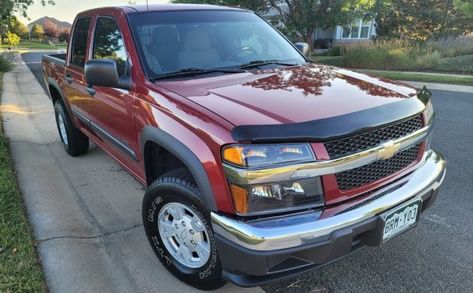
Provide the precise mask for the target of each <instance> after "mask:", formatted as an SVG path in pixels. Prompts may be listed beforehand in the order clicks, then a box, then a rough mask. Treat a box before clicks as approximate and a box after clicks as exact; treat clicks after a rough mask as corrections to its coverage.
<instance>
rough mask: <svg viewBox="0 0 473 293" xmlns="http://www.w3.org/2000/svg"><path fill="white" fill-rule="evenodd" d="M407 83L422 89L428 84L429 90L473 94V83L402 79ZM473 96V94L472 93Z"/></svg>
mask: <svg viewBox="0 0 473 293" xmlns="http://www.w3.org/2000/svg"><path fill="white" fill-rule="evenodd" d="M401 82H403V83H405V84H408V85H410V86H412V87H415V88H418V89H421V88H423V87H424V86H426V87H427V88H428V89H429V90H439V91H450V92H458V93H472V94H473V85H472V86H468V85H458V84H444V83H432V82H420V81H401ZM472 98H473V95H472Z"/></svg>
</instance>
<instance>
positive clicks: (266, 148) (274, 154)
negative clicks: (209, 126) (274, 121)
mask: <svg viewBox="0 0 473 293" xmlns="http://www.w3.org/2000/svg"><path fill="white" fill-rule="evenodd" d="M222 155H223V160H224V161H226V162H227V163H230V164H232V165H236V166H238V167H243V168H255V167H263V166H274V165H275V164H285V163H300V162H309V161H313V160H315V156H314V154H313V152H312V149H311V148H310V145H308V144H283V145H279V144H277V145H271V144H267V145H231V146H227V147H225V148H224V149H223V154H222Z"/></svg>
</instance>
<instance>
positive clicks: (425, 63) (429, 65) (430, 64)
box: [415, 51, 441, 70]
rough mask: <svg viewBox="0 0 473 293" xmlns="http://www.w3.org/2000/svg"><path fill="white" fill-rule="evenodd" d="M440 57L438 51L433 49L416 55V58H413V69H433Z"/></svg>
mask: <svg viewBox="0 0 473 293" xmlns="http://www.w3.org/2000/svg"><path fill="white" fill-rule="evenodd" d="M440 57H441V55H440V53H439V52H438V51H433V52H430V53H426V54H425V55H420V56H417V60H415V69H418V70H433V69H434V68H436V67H437V65H438V64H439V62H440Z"/></svg>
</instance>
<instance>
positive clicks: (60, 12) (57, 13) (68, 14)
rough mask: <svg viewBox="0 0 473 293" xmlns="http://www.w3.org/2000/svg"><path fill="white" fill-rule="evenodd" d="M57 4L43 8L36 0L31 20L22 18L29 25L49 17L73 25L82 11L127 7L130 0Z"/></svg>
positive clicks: (70, 0) (138, 0) (60, 1)
mask: <svg viewBox="0 0 473 293" xmlns="http://www.w3.org/2000/svg"><path fill="white" fill-rule="evenodd" d="M55 2H56V5H46V6H42V5H41V4H40V1H38V0H36V1H35V4H33V5H32V6H30V7H29V8H28V17H29V18H30V19H24V18H22V20H23V21H24V22H25V23H27V24H28V23H30V22H32V21H34V20H36V19H38V18H41V17H43V16H49V17H54V18H56V19H58V20H62V21H68V22H70V23H72V22H73V21H74V17H75V16H76V14H78V13H79V12H81V11H84V10H87V9H91V8H96V7H103V6H114V5H115V6H117V5H127V4H128V2H129V0H55ZM133 2H136V4H145V3H146V1H145V0H135V1H133ZM167 2H169V0H149V3H167Z"/></svg>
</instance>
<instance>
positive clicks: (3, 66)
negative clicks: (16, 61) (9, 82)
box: [0, 56, 12, 72]
mask: <svg viewBox="0 0 473 293" xmlns="http://www.w3.org/2000/svg"><path fill="white" fill-rule="evenodd" d="M11 69H12V64H11V62H10V61H9V60H8V59H6V58H5V57H3V56H0V72H7V71H10V70H11Z"/></svg>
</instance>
